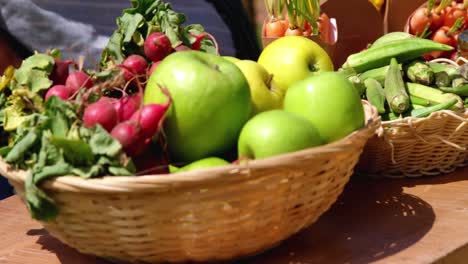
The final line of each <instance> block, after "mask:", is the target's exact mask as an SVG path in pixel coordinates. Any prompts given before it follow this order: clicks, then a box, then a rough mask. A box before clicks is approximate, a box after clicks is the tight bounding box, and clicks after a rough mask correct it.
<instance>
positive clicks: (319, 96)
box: [284, 72, 364, 143]
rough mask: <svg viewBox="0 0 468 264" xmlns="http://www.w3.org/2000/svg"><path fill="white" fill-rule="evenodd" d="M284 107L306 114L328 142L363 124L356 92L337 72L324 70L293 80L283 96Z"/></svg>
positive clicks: (289, 110)
mask: <svg viewBox="0 0 468 264" xmlns="http://www.w3.org/2000/svg"><path fill="white" fill-rule="evenodd" d="M284 110H285V111H288V112H291V113H295V114H298V115H301V116H303V117H305V118H307V119H308V120H309V121H310V122H311V123H312V125H314V127H316V128H317V129H318V132H319V134H320V136H321V137H322V139H323V140H324V141H325V142H327V143H329V142H332V141H335V140H339V139H341V138H343V137H345V136H347V135H348V134H350V133H351V132H353V131H355V130H357V129H359V128H361V127H363V126H364V109H363V106H362V103H361V99H360V97H359V93H358V91H357V90H356V89H355V88H354V87H353V85H352V83H351V82H350V81H349V80H348V79H346V77H344V76H343V75H342V74H340V73H338V72H323V73H320V74H317V75H314V76H310V77H308V78H306V79H305V80H302V81H300V82H297V83H295V84H293V85H292V86H291V87H289V89H288V91H287V93H286V96H285V98H284Z"/></svg>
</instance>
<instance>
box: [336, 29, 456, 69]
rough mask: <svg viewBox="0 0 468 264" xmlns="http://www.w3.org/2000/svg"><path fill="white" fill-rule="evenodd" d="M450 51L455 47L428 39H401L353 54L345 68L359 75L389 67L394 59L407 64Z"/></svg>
mask: <svg viewBox="0 0 468 264" xmlns="http://www.w3.org/2000/svg"><path fill="white" fill-rule="evenodd" d="M450 50H453V47H451V46H449V45H445V44H441V43H437V42H434V41H432V40H428V39H422V38H408V39H401V40H395V41H391V42H388V43H385V44H382V45H381V46H378V47H375V48H369V49H366V50H364V51H361V52H359V53H356V54H353V55H351V56H349V57H348V58H347V60H346V63H345V64H344V65H343V67H344V68H352V69H354V70H355V71H356V72H357V73H362V72H365V71H367V70H370V69H375V68H379V67H383V66H385V65H388V64H389V63H390V61H391V59H392V58H395V59H396V60H397V61H398V62H400V63H405V62H408V61H411V60H413V59H416V58H418V57H420V56H422V55H424V54H427V53H430V52H432V51H450Z"/></svg>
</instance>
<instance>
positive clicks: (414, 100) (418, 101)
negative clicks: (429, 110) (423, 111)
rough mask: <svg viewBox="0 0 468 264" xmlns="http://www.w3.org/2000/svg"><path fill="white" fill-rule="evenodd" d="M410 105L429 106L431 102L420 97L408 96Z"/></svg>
mask: <svg viewBox="0 0 468 264" xmlns="http://www.w3.org/2000/svg"><path fill="white" fill-rule="evenodd" d="M410 101H411V104H412V105H413V106H414V105H422V106H430V105H431V102H430V101H429V100H426V99H423V98H421V97H417V96H413V95H410Z"/></svg>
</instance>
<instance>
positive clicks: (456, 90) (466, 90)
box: [439, 85, 468, 96]
mask: <svg viewBox="0 0 468 264" xmlns="http://www.w3.org/2000/svg"><path fill="white" fill-rule="evenodd" d="M439 89H440V90H441V91H442V92H445V93H453V94H456V95H460V96H468V85H463V86H458V87H439Z"/></svg>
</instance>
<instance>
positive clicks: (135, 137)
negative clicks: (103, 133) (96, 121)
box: [110, 120, 149, 156]
mask: <svg viewBox="0 0 468 264" xmlns="http://www.w3.org/2000/svg"><path fill="white" fill-rule="evenodd" d="M110 134H111V136H112V137H113V138H115V139H116V140H118V141H119V142H120V144H121V145H122V147H123V149H124V151H125V152H126V153H127V154H128V155H130V156H137V155H139V154H141V153H142V152H143V151H144V150H145V148H146V146H147V145H148V144H149V140H146V139H145V138H144V137H143V134H142V133H141V129H140V127H139V126H138V123H137V122H135V121H133V120H127V121H124V122H122V123H119V124H118V125H116V126H115V127H114V128H113V129H112V131H111V133H110Z"/></svg>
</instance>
